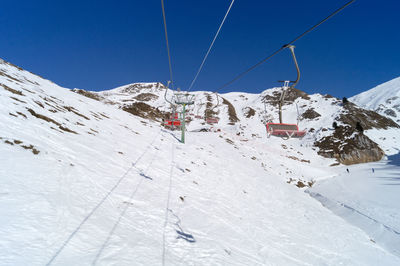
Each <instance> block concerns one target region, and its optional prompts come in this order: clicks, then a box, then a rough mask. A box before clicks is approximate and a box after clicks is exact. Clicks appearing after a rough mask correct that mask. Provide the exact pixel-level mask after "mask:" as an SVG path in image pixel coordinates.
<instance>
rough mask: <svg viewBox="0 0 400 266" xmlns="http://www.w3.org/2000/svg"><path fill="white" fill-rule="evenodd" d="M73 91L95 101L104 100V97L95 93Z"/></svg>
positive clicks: (79, 90)
mask: <svg viewBox="0 0 400 266" xmlns="http://www.w3.org/2000/svg"><path fill="white" fill-rule="evenodd" d="M72 91H73V92H76V93H78V94H80V95H83V96H86V97H88V98H91V99H93V100H96V101H101V100H103V99H104V98H103V97H101V96H100V95H99V94H97V93H95V92H91V91H85V90H81V89H73V90H72Z"/></svg>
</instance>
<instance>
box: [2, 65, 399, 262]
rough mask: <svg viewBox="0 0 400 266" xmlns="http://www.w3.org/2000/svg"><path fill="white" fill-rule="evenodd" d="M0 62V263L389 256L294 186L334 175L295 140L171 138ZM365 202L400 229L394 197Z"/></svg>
mask: <svg viewBox="0 0 400 266" xmlns="http://www.w3.org/2000/svg"><path fill="white" fill-rule="evenodd" d="M0 70H1V73H3V75H2V77H0V83H1V84H2V85H1V86H0V99H1V105H0V128H1V133H0V138H1V139H0V177H1V178H0V235H1V237H0V265H399V264H400V258H399V257H398V256H396V255H394V253H395V252H394V251H393V248H391V247H389V248H387V247H386V246H385V245H383V246H381V245H380V244H381V243H380V242H379V241H378V239H374V238H373V237H372V236H371V235H370V232H368V231H367V230H366V231H363V230H362V229H360V228H359V227H358V226H359V225H358V224H357V226H356V225H353V224H351V223H349V222H348V221H347V220H346V219H342V218H341V217H338V216H337V215H335V214H334V213H332V212H331V211H330V210H328V209H326V208H325V207H323V206H322V205H321V204H320V203H319V202H318V201H316V200H315V199H314V198H312V197H310V195H309V194H307V193H304V189H300V188H298V187H296V186H294V185H293V184H294V183H296V182H297V181H300V180H301V181H302V182H304V183H306V184H307V182H311V181H313V180H317V184H319V183H320V182H321V184H323V183H322V181H321V180H323V179H326V180H329V179H328V178H329V177H333V176H336V175H338V174H340V173H341V172H343V168H342V167H340V166H339V167H329V165H330V164H332V163H333V162H334V160H333V159H326V158H322V157H320V156H318V155H317V154H316V151H315V150H313V149H312V147H310V146H307V145H305V144H306V143H305V142H304V140H298V139H291V140H289V141H284V140H282V139H280V138H269V139H268V138H267V137H266V136H265V134H263V135H261V130H262V127H260V128H259V129H255V131H256V133H258V132H257V130H260V133H259V136H258V137H254V138H250V137H249V136H248V134H237V131H238V130H243V131H246V130H245V128H244V127H243V126H247V127H251V123H254V124H255V125H256V122H248V123H247V124H245V125H243V126H242V128H240V126H237V130H234V129H235V128H228V127H226V128H224V127H222V128H221V131H220V132H215V133H214V132H187V136H186V139H187V143H186V144H181V143H179V142H178V141H177V138H179V133H178V132H170V131H167V130H165V129H162V128H161V127H160V125H159V123H153V122H150V121H147V120H144V119H141V118H138V117H136V116H133V115H130V114H128V113H126V112H124V111H122V110H120V109H118V108H116V106H112V105H106V104H104V103H101V102H98V101H95V100H92V99H89V98H86V97H84V96H82V95H79V94H76V93H73V92H71V91H70V90H67V89H65V88H61V87H59V86H57V85H56V84H54V83H52V82H50V81H47V80H44V79H42V78H40V77H38V76H35V75H33V74H31V73H29V72H26V71H23V70H18V69H17V68H15V67H14V66H12V65H9V64H7V63H5V62H2V63H1V64H0ZM227 98H229V96H227ZM230 100H232V101H233V99H230ZM356 167H363V166H354V167H352V168H350V169H351V173H353V172H357V171H356V170H355V169H356ZM387 167H389V168H390V167H392V166H388V165H386V164H384V163H383V164H381V168H379V167H378V166H376V171H375V176H378V173H388V172H389V170H387V169H386V168H387ZM384 168H385V169H384ZM360 169H361V168H360ZM360 171H361V170H360ZM365 171H366V170H365ZM290 180H294V181H293V182H292V181H290ZM332 180H335V179H332ZM387 182H389V183H396V182H394V181H390V180H388V181H387ZM355 183H356V182H355ZM368 184H373V183H368ZM373 185H375V184H373ZM371 186H372V185H371ZM397 187H398V186H384V187H383V186H382V192H379V193H384V191H385V188H387V191H388V193H391V194H390V195H392V196H393V197H395V193H394V192H389V191H392V190H394V189H396V188H397ZM316 188H317V187H316ZM332 191H334V190H332ZM376 193H377V194H378V192H376ZM398 195H400V194H399V193H398ZM347 198H348V199H350V200H351V199H352V195H350V194H349V196H348V197H347ZM347 198H345V199H347ZM335 199H337V200H345V199H342V198H335ZM397 199H398V196H397ZM377 202H378V203H381V202H379V201H374V200H373V198H372V200H371V201H369V202H368V203H370V204H369V205H368V204H366V206H365V208H366V209H361V210H360V211H366V210H369V209H368V208H371V209H373V210H374V213H373V214H375V213H376V214H379V215H380V216H376V217H374V218H375V219H376V220H378V221H380V222H382V224H385V225H387V226H388V227H391V228H398V225H396V218H398V217H399V211H398V210H399V208H397V209H396V206H397V205H396V204H397V203H395V202H392V204H391V205H384V204H376V203H377ZM390 202H391V201H389V200H388V201H385V202H384V203H387V204H389V203H390ZM397 202H399V200H397ZM355 207H359V206H355ZM396 210H397V211H396ZM386 214H387V215H386ZM397 220H398V219H397ZM396 230H397V229H396ZM397 231H398V230H397ZM396 243H397V242H396ZM383 244H386V242H385V243H383Z"/></svg>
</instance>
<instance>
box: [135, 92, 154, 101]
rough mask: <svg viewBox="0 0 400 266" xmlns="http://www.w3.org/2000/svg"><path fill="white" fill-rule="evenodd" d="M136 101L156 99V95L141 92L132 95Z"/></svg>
mask: <svg viewBox="0 0 400 266" xmlns="http://www.w3.org/2000/svg"><path fill="white" fill-rule="evenodd" d="M134 98H135V99H136V100H138V101H143V102H148V101H151V100H157V99H158V96H157V95H155V94H153V93H141V94H138V95H136V96H135V97H134Z"/></svg>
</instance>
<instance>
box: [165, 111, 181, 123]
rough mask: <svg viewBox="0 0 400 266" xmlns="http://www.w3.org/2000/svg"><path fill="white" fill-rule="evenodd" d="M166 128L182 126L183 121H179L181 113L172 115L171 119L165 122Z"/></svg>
mask: <svg viewBox="0 0 400 266" xmlns="http://www.w3.org/2000/svg"><path fill="white" fill-rule="evenodd" d="M164 125H165V126H180V125H181V120H179V113H174V114H172V115H171V118H170V119H167V120H165V121H164Z"/></svg>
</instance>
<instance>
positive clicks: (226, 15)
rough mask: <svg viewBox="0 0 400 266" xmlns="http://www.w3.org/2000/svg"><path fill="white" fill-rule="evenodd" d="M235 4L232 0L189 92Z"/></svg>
mask: <svg viewBox="0 0 400 266" xmlns="http://www.w3.org/2000/svg"><path fill="white" fill-rule="evenodd" d="M234 2H235V0H232V2H231V4H230V5H229V8H228V10H227V11H226V13H225V16H224V18H223V20H222V22H221V24H220V25H219V28H218V31H217V33H216V34H215V36H214V39H213V40H212V42H211V45H210V47H209V48H208V51H207V53H206V55H205V56H204V58H203V61H202V62H201V64H200V67H199V69H198V70H197V73H196V75H195V77H194V78H193V80H192V83H191V84H190V86H189V89H188V91H190V90H191V89H192V87H193V85H194V83H195V82H196V80H197V77H198V76H199V74H200V72H201V70H202V68H203V66H204V63H205V62H206V60H207V57H208V55H209V54H210V51H211V49H212V47H213V46H214V43H215V40H216V39H217V37H218V35H219V32H220V31H221V28H222V26H223V25H224V23H225V20H226V18H227V17H228V14H229V12H230V11H231V8H232V5H233V3H234Z"/></svg>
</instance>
